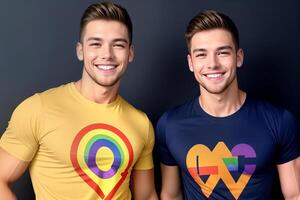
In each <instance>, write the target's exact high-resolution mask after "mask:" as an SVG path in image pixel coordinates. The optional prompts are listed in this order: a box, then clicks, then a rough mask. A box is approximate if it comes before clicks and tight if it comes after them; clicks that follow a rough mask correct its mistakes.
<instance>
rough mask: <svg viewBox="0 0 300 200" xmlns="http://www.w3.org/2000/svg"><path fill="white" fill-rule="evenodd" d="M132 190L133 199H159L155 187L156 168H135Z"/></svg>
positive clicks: (132, 177)
mask: <svg viewBox="0 0 300 200" xmlns="http://www.w3.org/2000/svg"><path fill="white" fill-rule="evenodd" d="M131 190H132V194H133V199H137V200H158V198H157V194H156V191H155V187H154V170H153V169H149V170H133V171H132V175H131Z"/></svg>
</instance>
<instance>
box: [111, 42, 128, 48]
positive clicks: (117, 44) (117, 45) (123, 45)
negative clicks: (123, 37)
mask: <svg viewBox="0 0 300 200" xmlns="http://www.w3.org/2000/svg"><path fill="white" fill-rule="evenodd" d="M113 47H115V48H119V49H123V48H125V44H123V43H115V44H114V45H113Z"/></svg>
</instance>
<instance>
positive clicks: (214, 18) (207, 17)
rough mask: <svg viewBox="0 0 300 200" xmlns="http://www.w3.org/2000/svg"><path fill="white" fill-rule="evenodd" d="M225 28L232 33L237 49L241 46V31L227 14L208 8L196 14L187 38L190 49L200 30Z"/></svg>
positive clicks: (188, 27) (188, 29) (188, 28)
mask: <svg viewBox="0 0 300 200" xmlns="http://www.w3.org/2000/svg"><path fill="white" fill-rule="evenodd" d="M212 29H224V30H227V31H229V32H230V33H231V35H232V38H233V42H234V45H235V48H236V50H237V49H238V48H239V32H238V29H237V27H236V25H235V24H234V22H233V21H232V20H231V19H230V18H229V17H228V16H227V15H225V14H223V13H219V12H216V11H214V10H206V11H204V12H200V13H199V14H198V15H196V16H195V17H194V18H193V19H192V20H191V21H190V22H189V24H188V26H187V28H186V32H185V39H186V43H187V46H188V50H189V51H190V47H191V46H190V42H191V39H192V37H193V36H194V35H195V34H196V33H197V32H200V31H206V30H212Z"/></svg>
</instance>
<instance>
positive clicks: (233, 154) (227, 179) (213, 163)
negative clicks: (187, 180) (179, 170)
mask: <svg viewBox="0 0 300 200" xmlns="http://www.w3.org/2000/svg"><path fill="white" fill-rule="evenodd" d="M239 156H240V157H241V156H242V157H244V158H246V159H248V158H256V152H255V151H254V149H253V148H252V147H251V146H250V145H248V144H244V143H242V144H237V145H236V146H234V147H233V148H232V150H231V151H229V150H228V148H227V146H226V145H225V143H224V142H219V143H218V144H217V145H216V146H215V148H214V149H213V151H211V150H210V149H209V148H208V147H207V146H205V145H203V144H197V145H194V146H193V147H192V148H191V149H190V150H189V151H188V153H187V156H186V166H187V168H188V171H189V173H190V174H191V176H192V177H193V179H194V180H195V182H196V183H197V184H198V185H199V186H200V188H201V190H202V192H203V194H204V195H205V196H206V197H207V198H209V196H210V195H211V193H212V192H213V190H214V188H215V187H216V185H217V183H218V181H219V180H220V179H222V181H223V182H224V184H225V185H226V186H227V188H228V189H229V191H230V192H231V194H232V195H233V196H234V198H235V199H238V198H239V196H240V195H241V193H242V192H243V190H244V188H245V187H246V185H247V183H248V182H249V180H250V178H251V176H252V174H253V173H254V171H255V169H256V165H255V164H245V165H244V168H243V172H242V173H241V176H240V177H239V178H238V180H237V181H235V180H234V178H233V177H232V175H231V174H230V172H237V171H238V169H239V167H241V166H239ZM204 176H208V179H207V180H206V182H204V181H203V179H202V178H201V177H204Z"/></svg>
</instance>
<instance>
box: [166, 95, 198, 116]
mask: <svg viewBox="0 0 300 200" xmlns="http://www.w3.org/2000/svg"><path fill="white" fill-rule="evenodd" d="M197 99H198V98H193V99H191V100H189V101H187V102H185V103H183V104H181V105H179V106H176V107H173V108H171V109H170V110H168V111H166V112H164V113H163V115H162V116H161V117H160V120H163V121H169V120H181V119H186V118H190V117H192V116H194V115H195V114H196V112H195V106H196V105H195V104H196V103H197Z"/></svg>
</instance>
